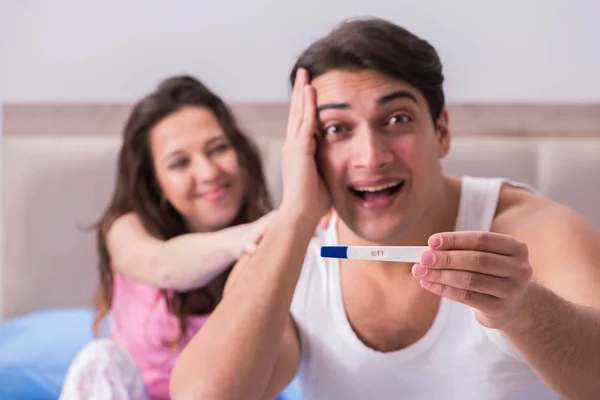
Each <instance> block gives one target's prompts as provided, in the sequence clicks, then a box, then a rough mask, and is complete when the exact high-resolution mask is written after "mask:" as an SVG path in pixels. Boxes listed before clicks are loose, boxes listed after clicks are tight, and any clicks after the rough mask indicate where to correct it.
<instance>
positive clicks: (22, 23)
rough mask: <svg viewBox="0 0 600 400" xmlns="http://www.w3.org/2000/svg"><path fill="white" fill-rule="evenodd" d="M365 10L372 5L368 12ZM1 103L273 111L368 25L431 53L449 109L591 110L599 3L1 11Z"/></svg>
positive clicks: (264, 3)
mask: <svg viewBox="0 0 600 400" xmlns="http://www.w3.org/2000/svg"><path fill="white" fill-rule="evenodd" d="M367 4H368V5H367ZM1 7H2V8H0V14H1V15H2V16H1V17H0V18H1V19H0V26H1V27H2V28H0V29H2V31H0V33H2V36H1V37H2V44H1V45H0V46H1V47H0V55H1V57H2V65H3V67H2V68H3V71H2V75H1V76H0V87H2V86H4V93H3V97H4V100H9V101H11V100H18V101H21V100H26V101H28V100H132V99H135V98H136V97H138V96H140V95H141V94H142V93H144V92H145V91H147V90H148V89H149V88H150V87H151V86H152V85H154V84H155V83H156V81H157V80H158V79H160V78H162V77H164V76H166V75H168V74H171V73H178V72H188V73H193V74H195V75H198V76H199V77H201V78H203V79H205V80H206V81H207V82H209V83H210V85H211V86H213V87H214V88H215V89H216V90H218V91H219V92H220V93H222V94H223V95H224V96H225V97H226V98H227V99H229V100H283V99H285V98H286V94H287V92H288V91H287V86H286V82H287V81H286V76H287V74H288V72H289V69H290V67H291V65H292V63H293V61H294V59H295V57H296V56H297V55H298V53H299V52H300V51H301V49H302V48H303V46H305V45H306V44H307V43H309V42H310V41H311V39H312V38H314V37H315V36H317V35H320V34H322V33H324V32H326V31H327V30H328V29H330V27H331V26H332V25H333V24H334V23H336V22H337V21H339V20H340V19H342V18H344V17H348V16H353V15H364V14H372V15H378V16H383V17H386V18H389V19H392V20H394V21H396V22H398V23H400V24H403V25H405V26H406V27H408V28H410V29H413V30H414V31H415V32H416V33H418V34H420V35H422V36H423V37H425V38H427V39H428V40H430V41H431V42H432V43H433V44H434V46H436V47H437V48H438V50H439V52H440V53H441V56H442V59H443V61H444V63H445V67H446V75H447V85H446V90H447V91H448V98H449V99H450V100H453V101H540V100H541V101H563V100H564V101H577V100H599V99H600V78H599V77H598V75H597V71H598V70H600V51H598V50H599V45H598V38H599V37H600V27H599V26H598V24H597V21H598V17H599V16H600V4H598V2H597V1H595V0H547V1H544V2H543V3H541V2H539V1H538V0H519V1H517V0H504V1H494V2H490V1H476V0H453V1H446V0H428V1H416V0H372V1H369V2H367V1H364V0H327V1H325V0H302V1H281V0H252V1H245V0H219V1H198V0H176V1H169V2H167V1H160V0H153V1H147V0H146V1H145V0H104V1H94V2H90V1H78V0H53V1H43V0H2V1H1Z"/></svg>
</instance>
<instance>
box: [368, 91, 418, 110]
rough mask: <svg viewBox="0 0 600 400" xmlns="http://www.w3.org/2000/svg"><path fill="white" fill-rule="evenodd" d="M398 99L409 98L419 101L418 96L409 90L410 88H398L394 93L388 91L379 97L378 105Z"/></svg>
mask: <svg viewBox="0 0 600 400" xmlns="http://www.w3.org/2000/svg"><path fill="white" fill-rule="evenodd" d="M397 99H408V100H412V101H414V102H415V103H417V104H418V103H419V102H418V101H417V96H415V95H414V94H413V93H411V92H409V91H408V90H398V91H395V92H392V93H388V94H385V95H383V96H381V97H380V98H378V99H377V105H378V106H382V105H384V104H386V103H389V102H391V101H394V100H397Z"/></svg>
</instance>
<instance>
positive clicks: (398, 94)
mask: <svg viewBox="0 0 600 400" xmlns="http://www.w3.org/2000/svg"><path fill="white" fill-rule="evenodd" d="M397 99H408V100H411V101H413V102H415V103H418V101H417V96H415V95H414V94H413V93H411V92H409V91H408V90H397V91H395V92H392V93H388V94H384V95H383V96H381V97H379V98H378V99H377V105H378V106H382V105H384V104H387V103H389V102H391V101H394V100H397ZM350 108H352V107H351V106H350V104H348V103H325V104H321V105H320V106H318V107H317V113H320V112H321V111H324V110H349V109H350Z"/></svg>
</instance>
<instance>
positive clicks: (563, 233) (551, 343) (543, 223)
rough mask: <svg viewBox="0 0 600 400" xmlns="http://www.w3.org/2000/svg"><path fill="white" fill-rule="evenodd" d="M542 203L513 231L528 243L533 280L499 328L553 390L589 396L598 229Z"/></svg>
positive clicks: (593, 377) (598, 355)
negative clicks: (514, 315) (510, 320)
mask: <svg viewBox="0 0 600 400" xmlns="http://www.w3.org/2000/svg"><path fill="white" fill-rule="evenodd" d="M542 209H545V210H546V211H544V213H545V214H546V215H545V216H544V217H543V218H538V219H537V222H535V223H531V224H530V225H529V226H526V227H525V228H523V229H519V230H518V231H517V232H515V236H516V237H518V238H519V239H521V240H523V241H525V242H526V243H527V244H528V247H529V255H530V263H531V265H532V266H533V269H534V277H533V279H534V284H533V285H532V286H531V290H530V291H529V294H528V295H527V296H526V301H525V303H526V306H525V307H523V311H524V312H523V313H522V315H521V317H520V318H518V319H517V321H516V322H515V323H514V324H512V325H511V326H509V327H508V328H507V329H505V330H504V332H503V333H504V334H505V335H506V336H507V338H508V339H509V340H510V342H511V343H512V344H513V346H514V347H515V349H516V350H517V352H518V353H519V354H520V355H521V357H523V359H524V360H525V361H526V362H527V363H528V364H529V365H531V367H532V368H533V369H534V370H535V371H536V372H537V373H538V375H539V376H540V377H541V378H542V379H543V380H544V381H545V382H546V383H547V384H548V385H549V386H550V387H552V388H553V389H554V390H555V391H557V392H558V393H560V394H561V395H563V396H565V397H566V398H569V399H574V400H576V399H590V398H595V396H597V395H598V393H600V380H599V379H598V377H599V376H600V362H599V361H598V360H600V234H598V232H597V231H596V230H595V229H594V228H593V227H592V225H591V224H590V223H589V222H587V221H585V220H584V219H583V218H582V217H580V216H579V215H577V214H575V213H574V212H571V211H570V210H567V209H565V208H563V207H561V206H557V205H550V206H543V208H542ZM540 216H541V215H540ZM533 217H535V215H533Z"/></svg>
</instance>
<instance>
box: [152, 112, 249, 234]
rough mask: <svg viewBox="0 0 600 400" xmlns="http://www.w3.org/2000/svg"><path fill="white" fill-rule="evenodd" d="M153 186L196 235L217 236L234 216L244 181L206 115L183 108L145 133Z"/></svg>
mask: <svg viewBox="0 0 600 400" xmlns="http://www.w3.org/2000/svg"><path fill="white" fill-rule="evenodd" d="M150 148H151V151H152V157H153V163H154V169H155V171H156V176H157V179H158V183H159V185H160V187H161V189H162V191H163V196H164V197H165V198H166V200H167V201H168V202H169V203H170V204H171V205H172V206H173V207H174V208H175V209H176V210H177V211H178V212H179V213H180V214H181V215H182V216H183V217H184V218H185V220H186V221H187V223H188V225H189V227H190V229H192V230H194V231H197V232H209V231H216V230H219V229H222V228H224V227H226V226H228V225H229V224H230V223H231V222H232V221H233V220H234V219H235V217H236V216H237V215H238V213H239V211H240V209H241V207H242V203H243V201H244V195H245V193H246V179H245V176H244V174H243V172H242V171H241V169H240V165H239V160H238V156H237V153H236V151H235V149H234V148H233V146H232V145H231V143H230V142H229V140H228V139H227V137H226V136H225V133H224V132H223V129H222V127H221V125H220V124H219V121H218V120H217V119H216V117H215V115H214V114H213V112H212V111H211V110H209V109H208V108H204V107H191V106H190V107H185V108H182V109H181V110H179V111H177V112H175V113H173V114H171V115H169V116H167V117H166V118H164V119H163V120H161V121H160V122H159V123H158V124H156V125H155V126H154V128H153V129H152V130H151V132H150Z"/></svg>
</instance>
